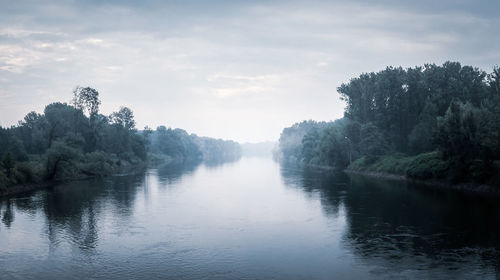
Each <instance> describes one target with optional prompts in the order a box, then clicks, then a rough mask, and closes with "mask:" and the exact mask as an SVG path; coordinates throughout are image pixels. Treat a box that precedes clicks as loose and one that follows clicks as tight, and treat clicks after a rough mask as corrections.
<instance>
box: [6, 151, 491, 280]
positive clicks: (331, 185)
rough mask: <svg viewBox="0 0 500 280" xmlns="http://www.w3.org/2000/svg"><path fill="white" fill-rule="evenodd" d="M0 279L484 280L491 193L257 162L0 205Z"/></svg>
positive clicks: (169, 170) (186, 168) (63, 190)
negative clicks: (467, 191) (465, 192)
mask: <svg viewBox="0 0 500 280" xmlns="http://www.w3.org/2000/svg"><path fill="white" fill-rule="evenodd" d="M0 218H1V222H0V279H428V278H432V279H474V278H481V279H495V278H497V277H499V276H500V251H499V250H500V199H499V198H486V197H480V196H474V195H470V194H462V193H458V192H456V191H450V190H446V191H445V190H435V189H432V188H429V187H421V186H412V185H408V184H406V183H404V182H391V181H384V180H380V179H373V178H368V177H361V176H356V175H346V174H343V173H334V172H331V171H319V170H315V169H299V168H296V167H290V166H283V165H280V164H278V163H276V162H274V161H273V160H271V159H268V158H242V159H240V160H239V161H236V162H232V163H225V164H219V165H206V164H201V165H189V164H184V165H178V164H177V165H167V166H163V167H160V168H152V169H149V170H147V171H146V172H144V173H143V174H139V175H132V176H117V177H108V178H99V179H91V180H83V181H75V182H66V183H59V184H57V185H55V186H53V187H51V188H48V189H43V190H39V191H36V192H32V193H29V194H23V195H18V196H15V197H10V198H3V199H1V200H0Z"/></svg>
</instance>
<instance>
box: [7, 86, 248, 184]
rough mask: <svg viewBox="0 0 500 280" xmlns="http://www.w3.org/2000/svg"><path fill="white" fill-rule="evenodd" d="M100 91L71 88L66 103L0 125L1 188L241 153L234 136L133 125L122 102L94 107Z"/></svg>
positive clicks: (220, 158) (229, 157)
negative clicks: (110, 108)
mask: <svg viewBox="0 0 500 280" xmlns="http://www.w3.org/2000/svg"><path fill="white" fill-rule="evenodd" d="M100 105H101V100H100V99H99V92H98V91H97V90H95V89H93V88H90V87H76V88H75V89H74V91H73V98H72V100H71V102H70V103H69V104H68V103H61V102H55V103H52V104H49V105H47V106H46V107H45V109H44V111H43V113H42V114H40V113H37V112H30V113H28V114H27V115H26V116H25V117H24V119H23V120H21V121H19V122H18V124H17V125H15V126H11V127H8V128H3V127H0V192H2V191H5V190H7V189H8V188H10V187H12V186H18V185H23V184H38V183H42V182H47V181H52V180H62V179H76V178H85V177H89V176H105V175H111V174H115V173H130V172H133V171H134V170H137V169H140V168H141V167H144V166H146V165H147V164H151V163H154V164H158V163H162V162H170V161H194V162H200V161H202V160H203V161H207V162H217V161H227V160H234V159H236V158H238V157H239V156H240V155H241V147H240V145H239V144H238V143H236V142H234V141H227V140H221V139H213V138H208V137H199V136H197V135H195V134H188V133H187V132H186V131H185V130H182V129H178V128H177V129H172V128H167V127H165V126H159V127H157V128H156V130H153V129H151V128H149V127H145V128H144V129H143V130H138V129H137V128H136V123H135V120H134V113H133V111H132V110H131V109H130V108H127V107H121V108H120V109H119V110H118V111H116V112H113V113H112V114H110V115H109V116H106V115H103V114H101V113H100V112H99V107H100Z"/></svg>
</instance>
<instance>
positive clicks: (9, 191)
mask: <svg viewBox="0 0 500 280" xmlns="http://www.w3.org/2000/svg"><path fill="white" fill-rule="evenodd" d="M148 166H149V165H148V164H146V163H141V164H137V165H133V166H127V167H126V168H124V169H122V170H119V171H116V172H112V173H110V174H106V175H99V174H95V175H81V176H76V177H72V178H64V179H57V180H50V181H44V182H41V183H28V184H22V185H12V186H10V187H7V188H6V189H3V190H0V198H6V197H9V196H14V195H18V194H22V193H29V192H32V191H36V190H40V189H45V188H49V187H51V186H54V185H56V184H58V183H63V182H73V181H80V180H88V179H92V178H99V177H102V178H104V177H113V176H127V175H134V174H138V173H139V172H142V171H145V170H146V169H147V167H148ZM139 170H140V171H139Z"/></svg>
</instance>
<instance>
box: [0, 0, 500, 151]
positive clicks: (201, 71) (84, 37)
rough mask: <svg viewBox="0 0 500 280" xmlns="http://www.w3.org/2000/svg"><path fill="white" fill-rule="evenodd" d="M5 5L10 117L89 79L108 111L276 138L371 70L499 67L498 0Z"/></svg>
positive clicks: (4, 119) (329, 105)
mask: <svg viewBox="0 0 500 280" xmlns="http://www.w3.org/2000/svg"><path fill="white" fill-rule="evenodd" d="M0 5H1V6H2V9H1V10H0V99H2V97H3V99H2V101H5V102H8V103H9V104H16V108H15V109H12V110H11V109H10V107H9V106H5V105H4V106H3V107H2V111H1V112H0V125H4V126H8V125H11V124H15V123H16V122H17V120H19V119H21V118H22V117H23V116H24V114H25V113H26V112H29V111H31V110H33V109H37V110H41V109H43V105H44V104H47V103H49V102H54V101H67V100H69V99H70V94H71V90H72V88H73V87H74V86H75V85H83V86H87V85H88V86H92V87H95V88H97V89H98V90H99V92H100V94H101V99H102V102H103V105H102V110H103V112H104V113H106V114H107V113H110V112H112V111H113V110H116V109H117V107H119V106H118V105H119V104H123V105H126V106H129V107H131V108H132V109H135V112H134V113H135V116H136V119H137V122H138V126H139V127H141V126H144V125H146V124H147V125H150V126H152V127H155V126H157V125H160V124H167V125H168V126H173V127H183V128H186V129H188V130H189V131H191V132H196V133H197V134H200V135H208V136H214V137H222V138H234V139H236V140H240V141H257V140H274V139H276V138H277V137H278V136H279V133H280V130H281V128H282V127H283V126H284V125H290V124H292V123H293V122H295V121H300V120H302V119H310V118H313V119H318V120H330V119H334V118H338V117H341V116H342V114H343V107H344V104H343V103H342V102H341V101H340V100H339V99H338V95H337V94H336V87H337V86H339V85H340V84H341V83H342V82H346V81H348V80H349V78H351V77H353V76H356V75H359V74H360V73H362V72H370V71H377V70H380V69H383V68H385V66H388V65H401V66H414V65H422V64H424V63H432V62H434V63H442V62H444V61H446V60H449V59H452V60H460V61H461V62H463V63H466V64H472V65H474V66H478V67H481V68H483V69H485V70H489V69H491V67H492V66H493V65H494V64H495V63H497V61H498V59H499V58H500V53H499V52H498V50H497V47H496V46H498V44H499V43H500V38H499V37H498V36H492V34H498V33H499V32H500V28H499V26H500V17H499V15H498V14H497V13H494V12H492V11H494V10H498V8H499V5H500V4H499V3H497V2H492V1H484V2H482V4H481V3H476V2H474V3H472V2H471V3H467V1H459V2H456V1H430V0H423V1H395V0H382V1H376V3H375V2H371V1H370V2H368V1H349V2H347V3H346V2H345V1H312V2H300V1H248V2H246V1H245V2H243V1H215V2H207V1H194V2H190V4H188V3H185V2H177V1H144V2H135V1H77V2H74V1H71V2H67V1H59V0H51V1H48V2H43V3H42V2H27V1H2V0H0ZM7 96H8V98H7ZM5 102H4V104H6V103H5ZM229 120H231V121H229ZM242 125H244V126H245V127H247V128H248V129H247V130H245V129H241V128H240V126H242Z"/></svg>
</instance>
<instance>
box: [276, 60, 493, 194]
mask: <svg viewBox="0 0 500 280" xmlns="http://www.w3.org/2000/svg"><path fill="white" fill-rule="evenodd" d="M338 91H339V93H340V94H341V96H342V99H343V100H344V101H346V103H347V106H346V108H345V114H344V118H342V119H339V120H336V121H334V122H328V123H326V122H314V121H304V122H301V123H297V124H295V125H293V126H292V127H289V128H285V129H284V130H283V132H282V134H281V137H280V143H279V145H280V151H281V158H282V159H283V160H287V161H295V162H298V163H301V164H315V165H328V166H334V167H337V168H341V169H344V168H348V169H352V170H359V171H375V172H385V173H391V174H399V175H405V176H407V177H410V178H417V179H439V180H447V181H451V182H455V183H458V182H473V183H487V184H492V185H498V183H499V182H498V179H497V178H499V177H500V169H499V164H498V162H499V160H500V135H499V134H500V68H498V67H495V68H494V69H493V72H492V73H490V74H487V73H486V72H484V71H482V70H479V69H477V68H474V67H471V66H462V65H461V64H460V63H457V62H446V63H444V64H443V65H442V66H437V65H434V64H427V65H425V66H423V67H415V68H407V69H403V68H401V67H399V68H393V67H388V68H386V69H385V70H383V71H380V72H377V73H367V74H362V75H360V76H359V77H357V78H354V79H351V80H350V81H349V82H348V83H346V84H342V85H341V86H340V87H339V88H338Z"/></svg>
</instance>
